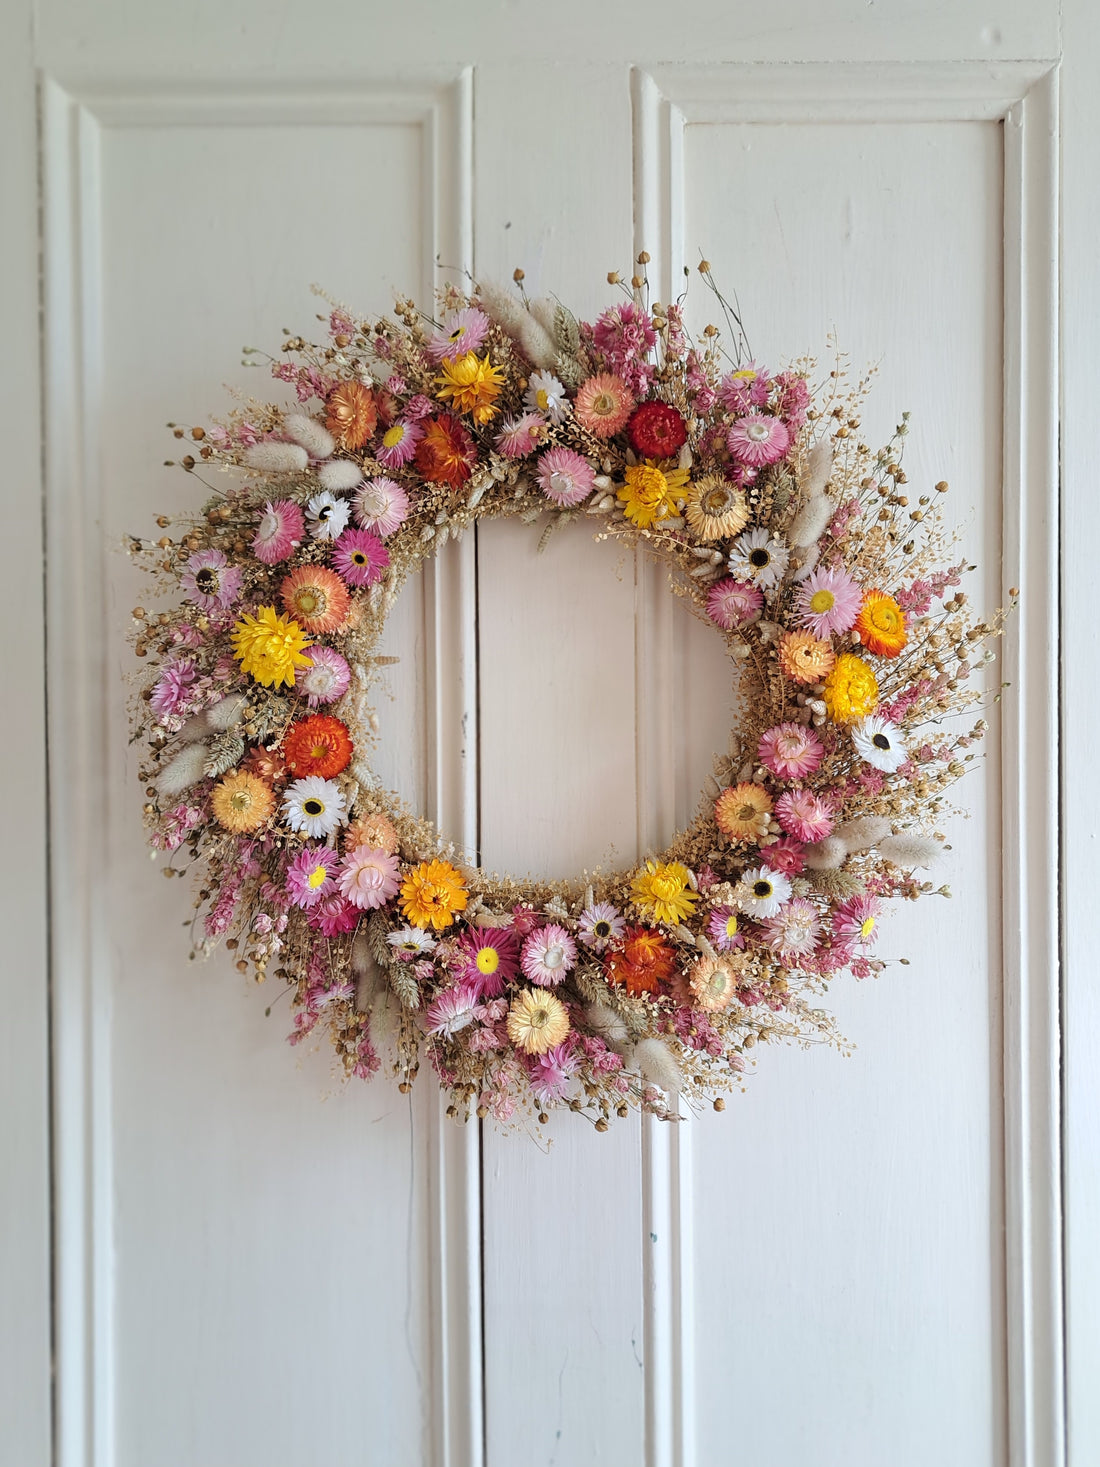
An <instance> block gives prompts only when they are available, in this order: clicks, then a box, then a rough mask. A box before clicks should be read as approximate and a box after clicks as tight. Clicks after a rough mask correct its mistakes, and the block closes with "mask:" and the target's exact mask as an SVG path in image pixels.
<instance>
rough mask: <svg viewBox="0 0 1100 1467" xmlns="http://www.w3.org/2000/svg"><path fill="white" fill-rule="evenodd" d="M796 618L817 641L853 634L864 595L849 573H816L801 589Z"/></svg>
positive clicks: (812, 572)
mask: <svg viewBox="0 0 1100 1467" xmlns="http://www.w3.org/2000/svg"><path fill="white" fill-rule="evenodd" d="M794 604H795V615H796V617H797V619H798V622H799V623H800V625H802V626H804V627H807V628H809V630H810V631H811V632H813V634H814V636H815V637H824V638H828V637H833V636H836V635H838V634H839V633H840V632H848V631H851V629H852V627H854V626H855V624H856V617H857V616H858V615H859V612H860V608H861V607H862V605H863V592H862V591H861V590H860V589H859V587H858V586H857V585H856V583H855V581H853V580H852V578H851V576H850V575H849V574H848V572H847V571H846V570H842V569H840V568H835V569H832V570H821V569H818V570H813V571H811V572H810V574H809V575H808V576H807V577H806V579H805V580H804V581H803V582H802V584H801V586H799V588H798V594H797V596H796V597H795V603H794Z"/></svg>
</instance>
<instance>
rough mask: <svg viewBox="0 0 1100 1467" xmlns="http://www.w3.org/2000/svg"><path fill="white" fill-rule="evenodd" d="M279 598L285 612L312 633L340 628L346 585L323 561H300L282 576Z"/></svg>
mask: <svg viewBox="0 0 1100 1467" xmlns="http://www.w3.org/2000/svg"><path fill="white" fill-rule="evenodd" d="M279 599H280V601H282V603H283V605H284V606H285V607H286V610H287V613H288V614H289V615H290V616H292V617H293V618H294V620H295V621H296V622H298V624H299V625H300V626H302V627H304V628H305V630H306V631H307V632H309V633H311V635H313V636H324V635H325V634H326V633H327V632H335V631H338V630H339V629H340V627H342V626H343V625H344V623H345V621H347V618H348V604H349V600H350V598H349V596H348V588H347V587H346V586H345V585H344V583H343V581H342V580H341V579H340V577H339V576H338V575H337V574H336V573H335V572H334V571H330V570H329V569H328V567H327V566H323V565H300V566H299V567H298V568H297V570H292V571H291V572H290V574H289V575H288V576H284V578H283V580H282V583H281V584H280V586H279Z"/></svg>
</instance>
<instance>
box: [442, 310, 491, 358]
mask: <svg viewBox="0 0 1100 1467" xmlns="http://www.w3.org/2000/svg"><path fill="white" fill-rule="evenodd" d="M488 334H489V317H488V316H487V315H486V314H485V312H484V311H479V310H478V309H477V307H476V306H466V307H464V308H463V309H462V310H461V311H451V312H450V314H449V315H447V316H444V318H443V325H442V326H441V327H440V328H439V330H438V331H436V332H435V333H434V334H433V336H432V338H431V340H430V341H429V342H428V345H427V352H428V355H429V356H430V357H431V359H432V361H433V362H441V361H443V359H444V357H451V358H454V357H461V356H465V355H466V353H467V352H468V351H478V350H479V349H480V347H481V344H482V342H483V341H484V340H485V338H486V336H487V335H488Z"/></svg>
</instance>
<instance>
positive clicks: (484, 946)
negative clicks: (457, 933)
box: [454, 927, 519, 998]
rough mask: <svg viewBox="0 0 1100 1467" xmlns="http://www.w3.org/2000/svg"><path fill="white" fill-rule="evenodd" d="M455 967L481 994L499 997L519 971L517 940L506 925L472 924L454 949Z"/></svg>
mask: <svg viewBox="0 0 1100 1467" xmlns="http://www.w3.org/2000/svg"><path fill="white" fill-rule="evenodd" d="M454 970H455V972H456V973H457V974H458V976H459V978H461V979H462V981H463V982H464V983H467V984H469V985H470V986H471V987H472V988H473V989H475V990H476V992H477V994H478V996H479V997H480V998H498V997H499V996H500V995H501V994H502V993H503V992H504V985H505V984H506V983H507V982H508V981H509V979H511V978H514V977H515V976H516V974H517V973H518V972H519V940H518V938H517V937H516V934H515V933H514V932H512V931H511V930H510V929H509V928H507V927H471V928H469V929H468V930H467V931H466V932H464V933H463V935H462V937H461V938H460V939H459V942H458V946H457V948H456V949H455V958H454Z"/></svg>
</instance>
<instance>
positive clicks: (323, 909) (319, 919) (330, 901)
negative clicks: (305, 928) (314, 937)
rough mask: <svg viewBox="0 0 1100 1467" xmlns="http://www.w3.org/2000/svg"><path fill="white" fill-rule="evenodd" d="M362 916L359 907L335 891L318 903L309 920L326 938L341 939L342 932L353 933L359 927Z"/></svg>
mask: <svg viewBox="0 0 1100 1467" xmlns="http://www.w3.org/2000/svg"><path fill="white" fill-rule="evenodd" d="M360 915H361V914H360V911H359V908H358V907H357V906H355V905H354V904H353V903H352V902H349V901H346V900H345V898H344V897H342V896H341V895H340V893H339V892H337V891H334V892H333V893H332V895H331V896H327V897H325V899H324V900H323V901H320V902H318V903H317V905H316V906H315V907H314V908H313V910H312V911H311V912H310V914H309V917H308V918H307V920H308V922H309V925H310V926H311V927H312V928H313V929H314V930H315V931H317V932H323V933H324V934H325V936H326V937H339V936H340V934H341V932H353V931H354V930H355V928H356V927H358V925H359V917H360Z"/></svg>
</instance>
